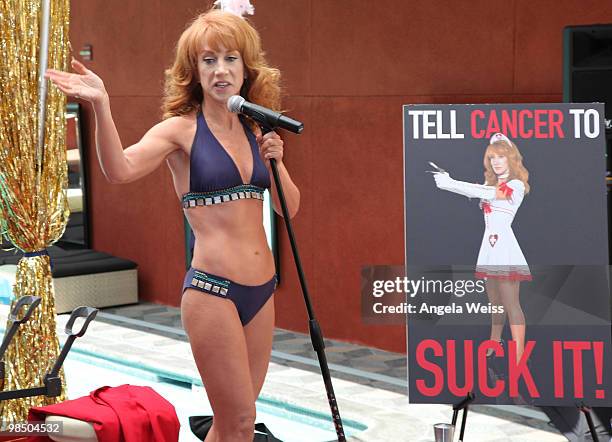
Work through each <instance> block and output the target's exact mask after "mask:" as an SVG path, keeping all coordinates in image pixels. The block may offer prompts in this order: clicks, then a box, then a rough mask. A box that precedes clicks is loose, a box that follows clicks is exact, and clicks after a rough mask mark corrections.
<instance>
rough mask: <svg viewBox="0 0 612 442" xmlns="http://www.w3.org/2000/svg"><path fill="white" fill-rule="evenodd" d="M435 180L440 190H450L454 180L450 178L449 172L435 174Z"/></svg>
mask: <svg viewBox="0 0 612 442" xmlns="http://www.w3.org/2000/svg"><path fill="white" fill-rule="evenodd" d="M433 177H434V180H435V181H436V186H437V187H438V189H448V188H450V187H451V183H452V181H453V179H452V178H451V177H450V175H449V174H448V172H434V173H433Z"/></svg>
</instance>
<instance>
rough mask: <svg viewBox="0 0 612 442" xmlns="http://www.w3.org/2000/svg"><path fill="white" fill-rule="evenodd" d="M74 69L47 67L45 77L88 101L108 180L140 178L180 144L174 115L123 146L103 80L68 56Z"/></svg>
mask: <svg viewBox="0 0 612 442" xmlns="http://www.w3.org/2000/svg"><path fill="white" fill-rule="evenodd" d="M72 68H73V69H74V71H75V73H69V72H62V71H56V70H53V69H49V70H48V71H47V73H46V75H45V76H46V77H47V78H49V79H50V80H51V82H52V83H53V84H54V85H55V86H57V87H58V88H59V89H60V90H61V91H62V92H63V93H65V94H66V95H68V96H70V97H76V98H80V99H83V100H86V101H89V102H90V103H91V104H92V107H93V109H94V113H95V122H96V150H97V152H98V159H99V161H100V167H101V168H102V171H103V173H104V175H105V176H106V179H108V181H110V182H111V183H126V182H130V181H134V180H136V179H138V178H141V177H143V176H145V175H147V174H149V173H151V172H153V171H154V170H155V169H157V167H159V166H160V165H161V163H162V162H163V161H164V159H165V158H166V157H167V156H168V155H169V154H170V153H171V152H173V151H174V150H176V149H179V148H180V145H179V143H178V142H177V141H176V125H177V121H176V120H177V118H179V117H175V118H169V119H167V120H164V121H162V122H161V123H158V124H157V125H155V126H153V127H152V128H151V129H150V130H149V131H148V132H147V133H146V134H145V135H144V136H143V137H142V139H141V140H140V141H139V142H138V143H136V144H134V145H132V146H130V147H128V148H126V149H125V150H124V149H123V146H122V144H121V139H120V138H119V134H118V133H117V128H116V127H115V122H114V121H113V116H112V114H111V109H110V103H109V97H108V94H107V92H106V88H105V87H104V82H103V81H102V79H101V78H100V77H98V76H97V75H96V74H95V73H94V72H93V71H91V70H89V69H87V68H86V67H85V66H84V65H83V64H82V63H80V62H79V61H77V60H74V59H73V60H72Z"/></svg>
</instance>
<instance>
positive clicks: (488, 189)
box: [433, 172, 496, 200]
mask: <svg viewBox="0 0 612 442" xmlns="http://www.w3.org/2000/svg"><path fill="white" fill-rule="evenodd" d="M433 177H434V180H435V181H436V186H437V187H438V189H442V190H447V191H449V192H453V193H458V194H459V195H463V196H467V197H468V198H481V199H484V200H492V199H495V193H496V190H495V187H494V186H487V185H484V184H472V183H466V182H465V181H457V180H454V179H452V178H451V177H450V175H449V174H448V172H434V174H433Z"/></svg>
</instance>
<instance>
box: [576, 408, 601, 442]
mask: <svg viewBox="0 0 612 442" xmlns="http://www.w3.org/2000/svg"><path fill="white" fill-rule="evenodd" d="M578 409H579V410H580V411H582V412H583V413H584V417H585V418H586V421H587V424H588V425H589V431H590V432H591V437H592V438H593V442H599V438H598V437H597V432H596V431H595V424H594V423H593V417H592V416H591V407H589V406H587V405H585V404H581V405H579V406H578Z"/></svg>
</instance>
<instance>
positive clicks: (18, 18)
mask: <svg viewBox="0 0 612 442" xmlns="http://www.w3.org/2000/svg"><path fill="white" fill-rule="evenodd" d="M41 15H42V2H41V0H0V228H1V229H2V234H3V235H4V237H5V238H6V239H8V241H10V242H11V243H12V244H13V245H14V246H15V247H16V248H17V249H18V251H19V252H35V251H40V250H44V249H46V248H47V247H48V246H49V245H51V244H53V243H54V242H55V241H57V240H58V239H59V238H60V237H61V236H62V234H63V233H64V230H65V228H66V223H67V221H68V216H69V210H68V202H67V197H66V188H67V185H68V183H67V181H68V180H67V166H66V146H65V139H66V135H65V130H66V129H65V128H66V121H65V109H66V98H65V96H64V95H63V94H62V93H61V92H59V91H58V90H57V88H54V87H50V88H49V89H48V95H47V105H46V119H45V135H44V143H43V149H42V163H41V164H40V166H39V165H38V158H37V157H38V155H37V144H38V118H39V117H38V103H39V100H40V99H41V97H39V85H38V70H39V59H38V58H39V44H40V42H39V34H40V26H41V22H42V17H41ZM69 17H70V0H51V17H50V25H49V52H48V54H49V55H48V56H49V61H48V66H49V67H50V68H54V69H61V70H66V67H67V59H68V47H69V42H68V25H69ZM13 290H14V293H15V297H16V298H17V299H18V298H20V297H22V296H26V295H36V296H40V297H41V298H42V300H41V304H40V305H39V306H38V308H37V309H36V310H35V312H34V315H33V316H32V318H31V319H30V320H29V321H28V322H27V323H26V324H23V325H22V326H21V327H20V329H19V332H18V333H17V334H16V335H15V337H14V338H13V341H12V342H13V343H12V344H11V346H10V347H9V349H8V350H7V352H6V354H5V361H6V379H5V382H4V390H14V389H21V388H29V387H34V386H40V385H43V378H44V375H45V373H46V372H47V371H48V370H50V369H51V365H52V364H53V363H54V361H55V360H56V359H57V355H58V354H59V342H58V339H57V335H56V331H55V327H56V322H55V299H54V293H53V286H52V279H51V268H50V260H49V257H48V256H45V255H42V256H35V257H31V258H22V259H21V260H20V261H19V264H18V267H17V276H16V281H15V286H14V289H13ZM13 305H14V304H13ZM11 307H12V306H11ZM7 329H8V325H7ZM62 378H63V373H62ZM64 385H65V383H64ZM64 399H65V393H64V392H62V395H61V396H60V397H58V398H46V397H44V396H43V397H40V396H38V397H33V398H24V399H15V400H10V401H5V402H1V403H0V414H1V419H2V424H3V425H7V424H8V423H18V422H25V421H27V413H28V410H29V409H30V407H32V406H40V405H48V404H52V403H56V402H58V401H61V400H64Z"/></svg>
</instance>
